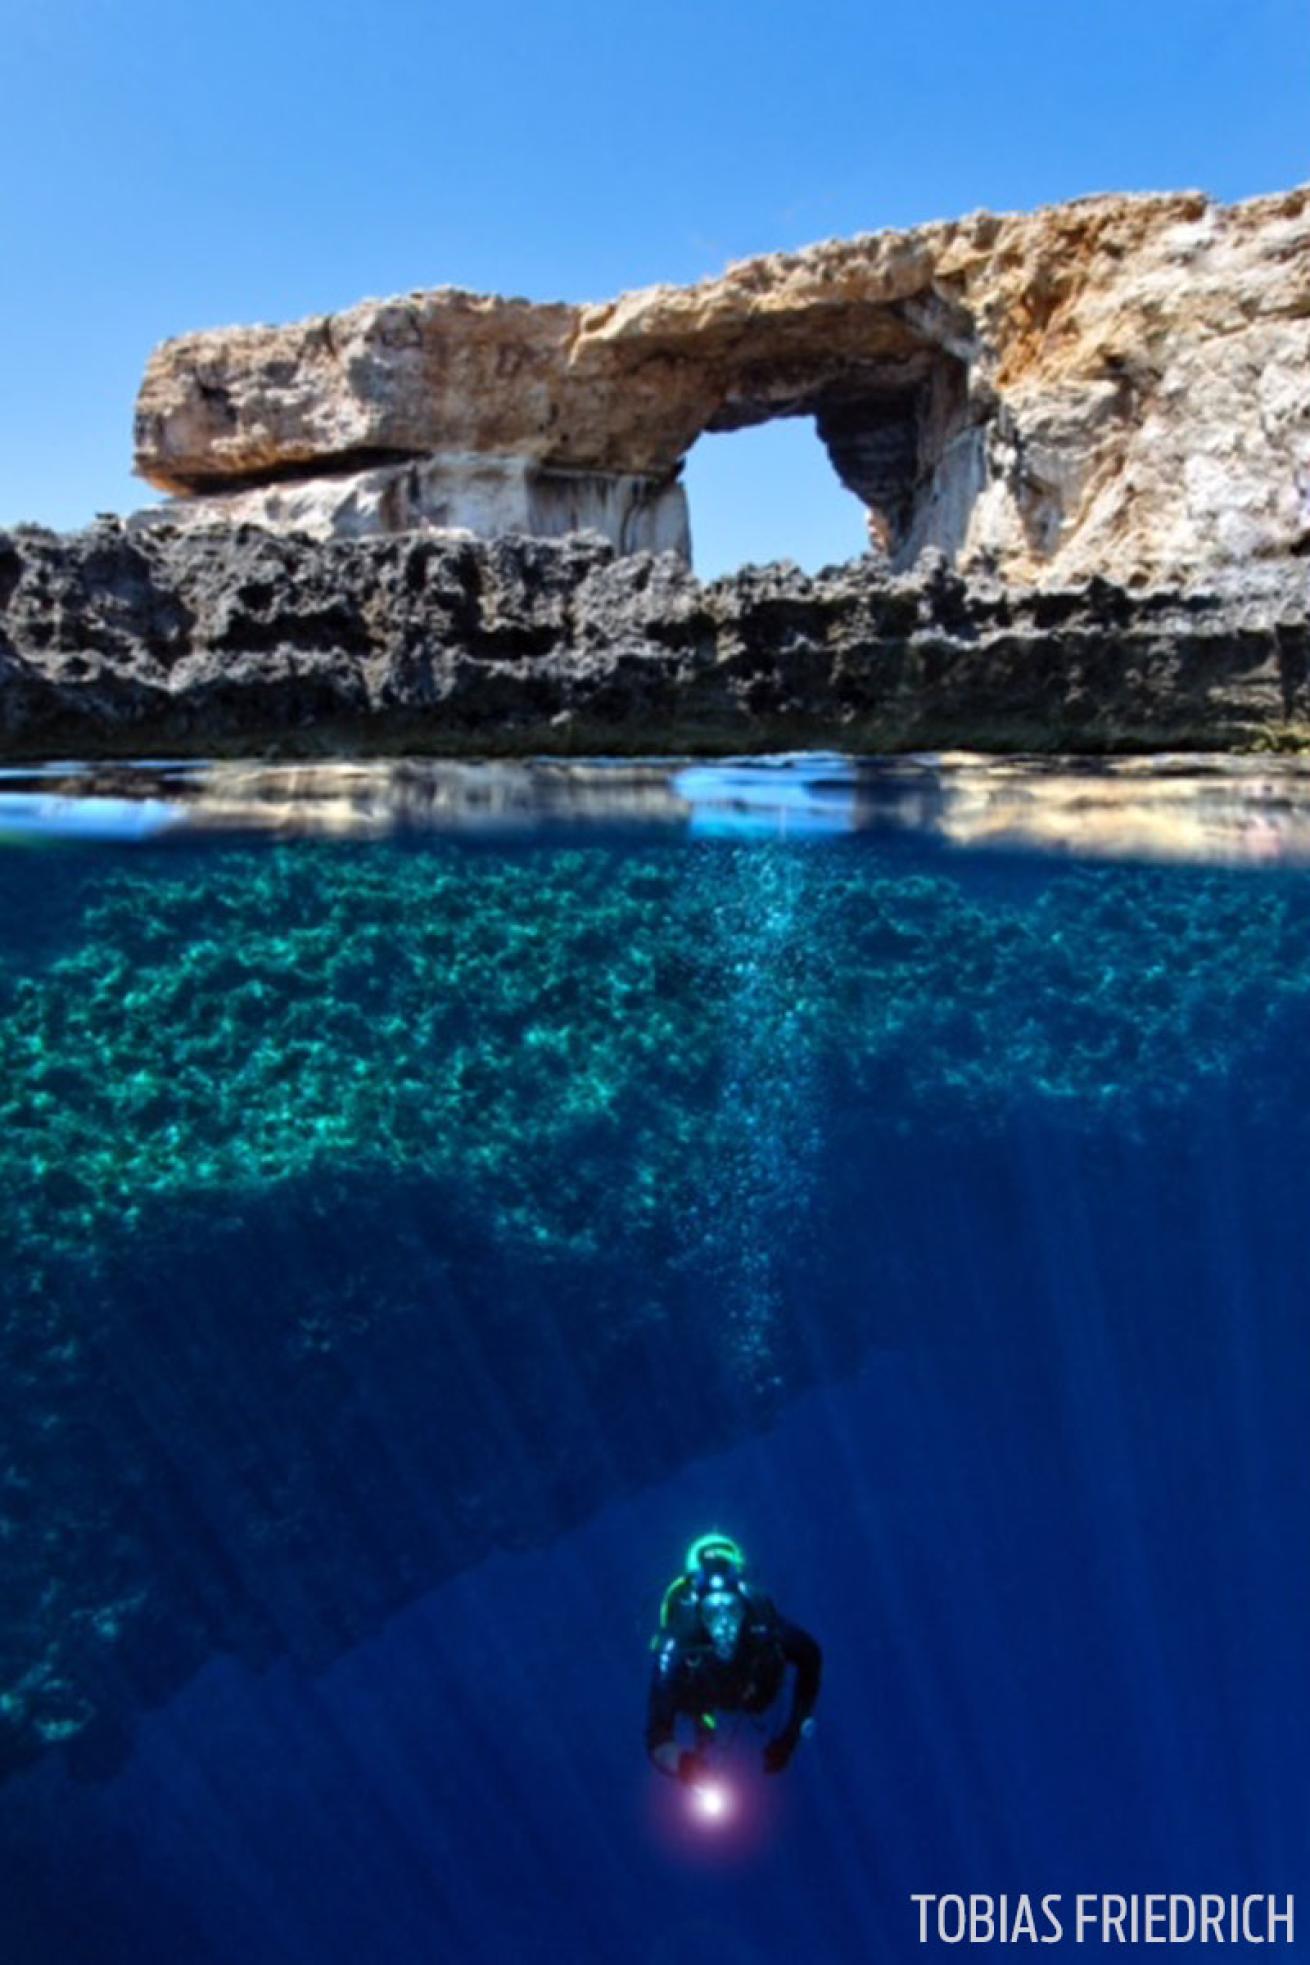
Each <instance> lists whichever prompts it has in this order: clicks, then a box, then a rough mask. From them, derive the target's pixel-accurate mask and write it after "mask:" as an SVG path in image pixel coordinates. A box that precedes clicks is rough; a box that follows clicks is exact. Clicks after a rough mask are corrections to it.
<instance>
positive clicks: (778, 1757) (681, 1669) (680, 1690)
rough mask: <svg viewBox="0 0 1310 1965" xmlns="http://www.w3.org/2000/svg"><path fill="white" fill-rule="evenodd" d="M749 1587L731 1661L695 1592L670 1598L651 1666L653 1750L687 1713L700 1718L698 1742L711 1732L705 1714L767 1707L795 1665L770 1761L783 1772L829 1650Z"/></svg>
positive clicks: (649, 1715) (651, 1751)
mask: <svg viewBox="0 0 1310 1965" xmlns="http://www.w3.org/2000/svg"><path fill="white" fill-rule="evenodd" d="M744 1594H745V1596H746V1599H747V1605H748V1608H747V1613H746V1621H745V1623H744V1624H743V1626H742V1631H741V1636H740V1638H739V1639H738V1642H737V1649H736V1651H735V1652H734V1653H733V1655H732V1657H731V1658H730V1659H727V1660H726V1661H725V1660H724V1659H721V1658H719V1657H718V1656H717V1655H716V1653H715V1650H714V1646H713V1645H712V1644H711V1643H710V1641H709V1638H708V1636H707V1635H706V1632H705V1630H704V1627H703V1626H702V1624H701V1622H700V1618H699V1614H698V1612H697V1611H696V1608H695V1604H694V1599H693V1598H692V1596H691V1593H690V1592H688V1593H687V1594H686V1595H685V1596H683V1597H682V1598H681V1599H679V1598H677V1597H675V1599H674V1601H673V1603H672V1604H671V1606H670V1610H669V1613H668V1615H667V1621H666V1628H665V1629H664V1630H663V1631H662V1632H661V1633H660V1635H659V1637H658V1639H657V1640H656V1648H655V1662H654V1667H653V1669H652V1672H651V1682H650V1703H649V1706H648V1709H647V1718H646V1750H647V1752H648V1753H649V1754H651V1755H652V1756H654V1755H655V1754H656V1752H657V1751H658V1749H659V1748H661V1747H666V1746H668V1745H669V1743H670V1742H671V1741H672V1740H673V1739H674V1738H675V1736H676V1732H677V1724H678V1715H679V1714H680V1713H681V1714H685V1715H687V1716H688V1717H689V1718H691V1719H692V1720H694V1721H695V1722H696V1727H697V1742H698V1744H699V1743H700V1742H701V1741H702V1740H704V1739H705V1738H708V1737H709V1731H710V1729H709V1728H707V1727H706V1726H705V1725H704V1724H703V1720H704V1717H705V1716H706V1715H710V1714H714V1713H718V1712H743V1713H762V1712H767V1710H768V1708H769V1707H770V1706H771V1705H772V1704H773V1702H774V1700H775V1699H776V1698H777V1697H778V1694H779V1693H780V1692H781V1690H782V1686H783V1681H784V1679H785V1677H786V1674H787V1667H788V1666H789V1665H790V1666H792V1667H793V1669H794V1674H795V1675H794V1678H793V1680H792V1690H791V1710H790V1712H789V1713H788V1715H787V1719H786V1722H785V1723H784V1725H783V1727H782V1729H781V1730H780V1732H779V1733H778V1734H777V1735H776V1737H775V1738H774V1739H773V1740H772V1741H771V1742H770V1743H769V1746H768V1747H767V1748H766V1749H765V1765H766V1766H768V1767H769V1769H770V1771H771V1772H777V1771H779V1769H780V1768H782V1767H784V1766H785V1765H786V1763H787V1761H788V1760H789V1759H790V1758H791V1754H792V1752H793V1750H794V1749H795V1746H796V1743H797V1741H798V1740H799V1739H800V1737H801V1728H802V1726H804V1724H805V1722H806V1720H807V1719H808V1718H809V1716H810V1714H811V1713H812V1712H813V1711H814V1706H815V1702H816V1700H817V1699H818V1696H819V1677H820V1673H821V1671H822V1668H823V1654H822V1652H821V1651H820V1649H819V1647H818V1645H817V1644H816V1643H815V1641H814V1639H813V1638H812V1637H811V1636H810V1635H809V1633H808V1631H803V1630H801V1628H800V1626H799V1625H797V1624H789V1623H788V1622H787V1620H786V1618H785V1617H780V1616H779V1614H778V1612H777V1610H776V1609H775V1608H774V1606H773V1604H772V1603H771V1602H770V1600H769V1599H768V1597H766V1596H764V1595H762V1594H761V1592H759V1591H758V1590H752V1589H747V1590H746V1591H745V1592H744Z"/></svg>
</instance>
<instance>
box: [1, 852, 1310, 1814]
mask: <svg viewBox="0 0 1310 1965" xmlns="http://www.w3.org/2000/svg"><path fill="white" fill-rule="evenodd" d="M0 905H3V909H4V917H5V920H6V921H7V922H8V923H9V924H11V926H10V930H9V932H8V934H7V935H6V937H5V939H4V943H3V947H2V948H0V1088H2V1089H0V1098H2V1100H3V1115H2V1116H3V1124H0V1196H2V1197H3V1209H2V1212H0V1219H2V1221H3V1227H2V1229H0V1237H2V1239H3V1245H4V1246H3V1259H4V1270H5V1276H6V1279H7V1281H6V1287H5V1291H4V1307H3V1314H2V1320H0V1363H2V1366H3V1370H2V1373H0V1414H2V1418H0V1442H2V1444H0V1578H2V1579H3V1588H2V1589H0V1772H3V1773H5V1774H8V1773H12V1772H14V1771H16V1770H17V1769H19V1768H20V1767H22V1766H23V1765H25V1764H27V1763H29V1762H31V1761H32V1760H34V1759H35V1758H36V1757H38V1756H39V1755H40V1754H42V1753H43V1752H45V1751H46V1750H48V1749H50V1748H52V1747H58V1748H62V1749H63V1750H64V1751H65V1752H66V1753H67V1755H68V1757H69V1762H70V1765H71V1766H72V1767H73V1768H74V1770H75V1771H78V1772H80V1773H83V1774H86V1775H89V1776H94V1775H96V1774H99V1773H102V1772H105V1771H107V1770H109V1769H111V1768H112V1767H113V1766H114V1765H115V1764H117V1762H118V1761H119V1760H120V1759H121V1756H122V1754H123V1753H124V1752H125V1751H126V1749H127V1747H128V1745H129V1743H130V1739H131V1729H132V1725H133V1722H134V1719H135V1717H136V1715H137V1714H138V1713H139V1712H140V1711H141V1710H142V1709H143V1708H144V1707H147V1706H149V1705H151V1704H154V1703H157V1702H159V1701H161V1700H163V1699H165V1698H167V1697H168V1696H169V1695H170V1693H172V1692H173V1691H175V1690H176V1689H177V1688H178V1687H179V1686H180V1685H182V1684H183V1683H184V1682H185V1681H186V1680H187V1678H188V1677H190V1676H191V1675H192V1674H193V1673H194V1672H196V1671H197V1670H199V1669H200V1667H201V1666H202V1665H203V1664H204V1663H205V1662H206V1661H207V1660H208V1659H209V1658H211V1657H213V1656H214V1655H215V1654H217V1653H220V1652H228V1653H234V1654H236V1655H238V1656H239V1657H241V1658H242V1659H244V1660H245V1661H246V1662H248V1663H249V1664H251V1665H253V1666H256V1667H263V1666H267V1665H269V1664H271V1663H273V1662H274V1661H275V1660H277V1659H279V1658H284V1657H286V1658H290V1659H291V1660H293V1661H294V1662H295V1664H296V1665H297V1666H298V1667H300V1668H303V1669H306V1670H313V1669H318V1668H321V1667H322V1666H324V1665H326V1664H327V1663H329V1662H330V1661H331V1660H332V1659H333V1658H334V1657H335V1656H337V1655H339V1654H340V1652H341V1651H343V1650H344V1649H346V1648H348V1647H349V1646H350V1645H351V1644H353V1643H355V1642H356V1641H358V1640H359V1638H361V1637H362V1636H364V1635H366V1634H367V1633H368V1632H370V1631H372V1630H375V1629H377V1628H378V1626H379V1625H380V1623H381V1622H382V1621H383V1620H384V1619H385V1618H386V1617H387V1616H388V1615H389V1614H390V1613H391V1612H393V1611H394V1610H396V1609H397V1608H399V1607H400V1606H402V1605H403V1604H405V1603H406V1602H409V1601H412V1600H413V1599H414V1598H416V1597H417V1596H419V1595H421V1594H422V1593H423V1592H424V1591H425V1590H427V1589H429V1588H431V1587H432V1586H433V1584H434V1583H436V1582H437V1581H439V1580H440V1579H441V1578H442V1577H444V1576H447V1575H449V1574H451V1573H452V1572H454V1571H455V1570H457V1569H459V1568H460V1567H463V1566H466V1565H468V1564H471V1563H473V1562H476V1561H478V1560H479V1559H481V1558H482V1557H484V1556H486V1555H487V1554H488V1553H489V1552H490V1551H492V1550H493V1549H513V1548H516V1547H524V1546H527V1545H530V1544H533V1543H537V1542H542V1541H546V1540H549V1539H550V1538H551V1537H552V1536H554V1535H555V1534H557V1533H559V1532H560V1530H561V1529H562V1528H563V1527H565V1526H567V1525H569V1524H570V1523H573V1522H575V1521H577V1520H579V1519H581V1518H583V1517H584V1516H585V1515H587V1514H588V1513H590V1512H591V1511H593V1510H595V1509H597V1508H599V1507H601V1506H603V1505H604V1504H605V1503H606V1502H607V1501H608V1500H612V1499H613V1498H615V1497H616V1496H618V1495H621V1494H623V1493H625V1492H628V1491H631V1490H632V1489H633V1488H634V1487H636V1486H637V1485H639V1484H641V1483H644V1482H647V1481H650V1480H653V1479H656V1478H658V1477H659V1476H660V1475H661V1474H663V1473H666V1472H668V1471H670V1470H671V1469H672V1468H674V1467H676V1466H678V1465H680V1464H682V1463H683V1462H685V1461H686V1460H687V1459H688V1458H689V1457H691V1456H693V1455H696V1454H702V1453H706V1452H709V1451H712V1450H714V1449H716V1448H719V1447H722V1446H724V1445H726V1444H727V1443H728V1442H730V1441H731V1440H732V1439H733V1438H736V1437H739V1436H741V1435H742V1434H744V1433H746V1432H749V1431H751V1430H754V1429H757V1428H759V1427H761V1426H763V1425H767V1424H768V1423H769V1422H770V1420H771V1419H772V1418H774V1417H775V1416H776V1415H777V1413H778V1412H779V1411H780V1409H781V1407H782V1405H783V1404H784V1403H785V1401H786V1400H787V1399H789V1398H790V1397H792V1396H794V1395H795V1393H797V1392H798V1391H799V1390H801V1389H803V1388H804V1387H805V1386H807V1385H811V1384H814V1383H816V1382H821V1381H822V1380H824V1379H825V1378H828V1377H832V1376H836V1375H839V1374H842V1373H846V1372H850V1371H852V1370H854V1369H856V1368H857V1366H858V1364H859V1362H860V1360H861V1358H862V1357H864V1356H865V1355H866V1354H867V1353H868V1351H869V1350H870V1348H871V1347H873V1346H877V1345H882V1344H897V1345H903V1344H919V1343H932V1342H937V1341H951V1339H952V1334H953V1333H958V1332H959V1330H960V1329H961V1328H962V1327H963V1325H964V1324H967V1322H968V1320H969V1318H970V1316H971V1315H972V1314H973V1313H972V1312H971V1310H970V1306H969V1292H968V1284H967V1276H968V1270H969V1238H970V1236H971V1235H973V1234H976V1233H977V1232H978V1231H977V1228H976V1225H971V1224H976V1221H977V1220H978V1219H979V1218H980V1214H982V1215H985V1216H986V1218H987V1219H988V1220H989V1221H990V1222H992V1223H993V1224H994V1230H995V1232H996V1233H997V1234H1000V1235H1003V1234H1006V1233H1010V1234H1012V1235H1014V1236H1015V1237H1016V1238H1022V1237H1023V1236H1024V1235H1031V1232H1032V1231H1031V1225H1030V1224H1031V1222H1032V1220H1033V1219H1034V1218H1036V1219H1040V1218H1041V1210H1040V1206H1037V1207H1035V1206H1034V1192H1036V1193H1037V1194H1038V1197H1039V1198H1040V1183H1041V1181H1042V1180H1043V1179H1044V1178H1046V1177H1047V1169H1048V1168H1049V1167H1050V1166H1052V1165H1054V1164H1056V1163H1059V1164H1060V1165H1061V1166H1068V1165H1073V1166H1074V1167H1077V1166H1079V1165H1091V1164H1095V1165H1096V1166H1097V1167H1098V1169H1100V1179H1099V1185H1098V1192H1100V1193H1102V1194H1108V1195H1109V1196H1110V1197H1111V1199H1110V1200H1109V1201H1105V1202H1102V1203H1098V1206H1101V1207H1102V1208H1103V1211H1104V1220H1103V1221H1102V1223H1101V1225H1100V1229H1099V1230H1098V1233H1097V1235H1096V1236H1095V1237H1093V1239H1094V1240H1096V1241H1097V1245H1098V1246H1104V1248H1105V1249H1106V1250H1107V1251H1108V1253H1107V1254H1106V1257H1105V1259H1106V1260H1107V1261H1109V1260H1113V1261H1119V1262H1122V1263H1123V1264H1124V1274H1125V1278H1126V1281H1125V1285H1124V1289H1125V1300H1127V1299H1128V1296H1130V1295H1131V1292H1132V1290H1133V1289H1134V1288H1135V1287H1136V1285H1135V1284H1134V1282H1133V1269H1132V1246H1131V1242H1132V1238H1131V1218H1132V1214H1133V1211H1134V1210H1135V1209H1139V1208H1141V1207H1142V1206H1145V1205H1148V1204H1149V1205H1154V1206H1158V1207H1159V1208H1161V1209H1174V1208H1177V1209H1182V1208H1183V1206H1184V1201H1183V1199H1181V1198H1179V1197H1180V1196H1185V1194H1186V1192H1187V1177H1185V1176H1186V1169H1188V1168H1189V1167H1190V1168H1191V1169H1192V1171H1193V1173H1195V1172H1196V1170H1197V1169H1198V1168H1200V1166H1201V1165H1202V1162H1203V1159H1204V1154H1205V1151H1206V1141H1207V1139H1209V1138H1210V1137H1211V1136H1212V1133H1213V1131H1214V1128H1215V1127H1216V1126H1219V1125H1221V1124H1222V1126H1223V1127H1224V1128H1226V1129H1228V1131H1229V1132H1231V1129H1232V1126H1233V1124H1234V1122H1235V1121H1236V1122H1237V1123H1238V1125H1239V1129H1244V1132H1243V1135H1242V1136H1243V1137H1249V1138H1250V1139H1251V1140H1252V1141H1254V1142H1257V1143H1258V1147H1259V1153H1261V1154H1263V1153H1264V1152H1265V1151H1266V1150H1267V1151H1268V1153H1269V1165H1270V1168H1271V1171H1270V1172H1269V1173H1268V1175H1267V1177H1265V1176H1262V1188H1263V1189H1267V1201H1268V1205H1269V1208H1270V1210H1271V1219H1276V1218H1278V1216H1279V1214H1280V1212H1281V1213H1282V1216H1283V1218H1285V1219H1292V1218H1297V1219H1299V1218H1300V1214H1299V1212H1298V1206H1297V1203H1296V1201H1295V1199H1294V1198H1293V1190H1294V1189H1295V1188H1296V1185H1297V1182H1298V1179H1299V1165H1300V1160H1299V1158H1298V1155H1297V1153H1296V1152H1295V1150H1293V1149H1294V1147H1295V1145H1296V1143H1298V1142H1299V1143H1300V1145H1301V1146H1302V1147H1304V1143H1305V1138H1306V1130H1307V1128H1306V1120H1305V1114H1306V1112H1307V1111H1310V1097H1308V1096H1307V1094H1308V1093H1310V1082H1308V1081H1310V1043H1308V1042H1307V1038H1308V1037H1310V876H1307V875H1305V874H1304V873H1297V872H1294V873H1279V874H1269V875H1263V876H1261V877H1259V878H1255V877H1252V876H1250V875H1244V874H1238V873H1233V872H1226V871H1216V870H1211V869H1205V870H1203V869H1198V868H1171V869H1147V868H1142V867H1126V866H1118V865H1108V866H1103V867H1096V868H1090V867H1085V866H1081V867H1072V868H1071V867H1063V866H1059V865H1055V864H1051V863H1035V862H1033V861H1031V860H1027V861H1021V860H1018V859H1017V858H1016V859H1012V860H1011V859H1006V858H1004V857H1002V856H996V857H994V858H992V859H989V860H987V861H986V862H980V863H979V864H977V865H975V866H974V867H972V868H970V869H969V870H968V871H967V873H966V872H965V871H962V870H961V868H960V865H959V863H958V862H952V861H950V860H949V859H948V858H946V857H944V856H942V855H936V856H934V855H933V854H932V853H925V854H920V855H912V854H910V853H907V852H906V851H904V850H900V851H875V850H870V849H869V848H868V847H866V846H864V845H862V844H861V843H860V842H858V841H853V840H831V841H825V842H823V843H822V844H819V845H815V844H813V843H808V844H805V845H801V846H794V845H790V844H787V843H779V844H769V845H762V844H760V843H759V842H757V841H749V842H744V843H743V842H734V841H732V840H728V839H706V840H704V841H700V842H695V843H691V844H687V843H680V844H673V843H654V844H651V843H648V842H646V841H640V842H638V841H632V840H628V841H625V840H623V839H621V838H610V839H609V840H607V841H603V842H586V843H579V842H576V841H565V842H560V841H556V842H553V843H552V842H543V843H534V844H526V843H525V844H522V845H520V846H518V847H507V846H504V845H501V846H497V847H495V848H492V847H490V846H488V845H486V844H483V843H470V842H457V843H449V844H447V843H438V844H434V843H432V842H430V841H425V842H423V843H421V844H418V845H415V844H414V843H412V842H405V841H397V842H389V843H387V844H385V845H379V844H373V845H369V846H363V847H361V846H359V845H357V844H353V843H336V842H327V841H297V842H292V843H282V844H276V845H260V846H251V845H249V844H223V845H218V846H216V845H213V844H211V843H205V842H195V841H193V840H184V841H182V842H180V843H179V842H173V843H170V844H167V845H163V846H160V847H156V848H152V849H149V850H145V851H141V852H139V853H137V854H135V855H132V854H127V853H117V854H114V853H109V852H107V851H106V850H104V849H86V848H75V847H68V848H60V849H58V850H55V851H51V850H49V849H47V850H42V851H31V850H28V851H19V850H8V851H6V852H4V853H3V854H0ZM1239 1085H1240V1098H1239V1097H1238V1095H1237V1093H1236V1092H1235V1090H1234V1088H1235V1087H1236V1086H1239ZM1235 1101H1236V1105H1235ZM1271 1143H1272V1144H1271ZM1255 1150H1256V1149H1255V1148H1253V1151H1255ZM1263 1164H1264V1162H1263V1161H1261V1165H1263ZM1143 1169H1146V1170H1147V1173H1146V1175H1145V1176H1144V1173H1143ZM1151 1169H1160V1170H1164V1169H1172V1171H1171V1172H1169V1173H1168V1174H1167V1176H1166V1173H1165V1172H1164V1171H1160V1172H1159V1173H1158V1174H1156V1173H1152V1172H1151V1171H1150V1170H1151ZM1116 1170H1118V1172H1117V1173H1116ZM1180 1170H1182V1171H1181V1172H1180ZM1119 1175H1121V1176H1122V1178H1121V1179H1120V1178H1119ZM1116 1181H1117V1182H1118V1184H1117V1185H1116ZM1116 1194H1119V1195H1120V1196H1136V1198H1135V1199H1132V1200H1129V1199H1124V1200H1123V1201H1122V1204H1121V1205H1119V1204H1116V1203H1115V1201H1114V1199H1113V1197H1114V1196H1115V1195H1116ZM1143 1196H1145V1197H1146V1199H1143ZM964 1197H968V1200H967V1204H966V1200H965V1198H964ZM1116 1208H1117V1212H1116ZM1024 1224H1029V1226H1027V1227H1025V1226H1024ZM1088 1232H1089V1234H1090V1233H1091V1230H1090V1229H1089V1231H1088ZM1183 1239H1184V1240H1185V1239H1186V1238H1185V1237H1184V1238H1183ZM834 1251H840V1257H841V1259H840V1260H839V1261H838V1260H833V1259H832V1257H833V1252H834ZM1033 1266H1034V1275H1033V1281H1032V1285H1031V1288H1032V1299H1031V1303H1030V1304H1029V1306H1028V1309H1029V1313H1030V1314H1032V1315H1033V1316H1035V1317H1039V1316H1040V1309H1041V1306H1040V1273H1039V1272H1040V1266H1041V1265H1040V1262H1039V1261H1037V1260H1036V1257H1034V1265H1033Z"/></svg>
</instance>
